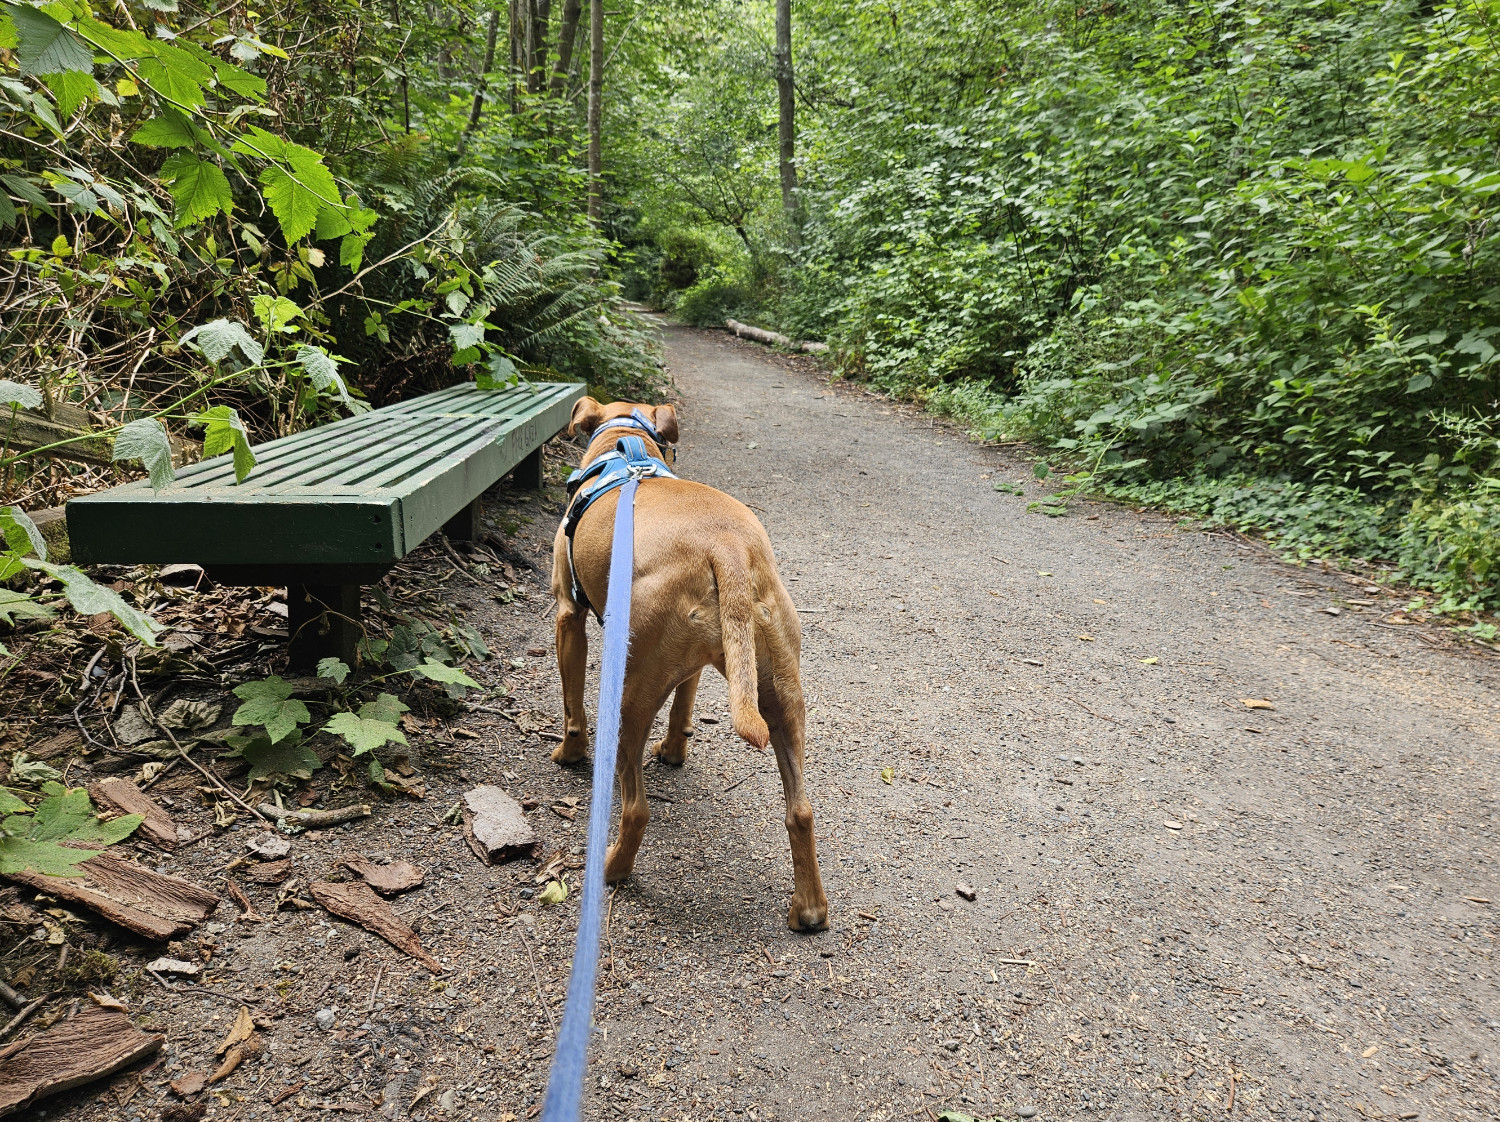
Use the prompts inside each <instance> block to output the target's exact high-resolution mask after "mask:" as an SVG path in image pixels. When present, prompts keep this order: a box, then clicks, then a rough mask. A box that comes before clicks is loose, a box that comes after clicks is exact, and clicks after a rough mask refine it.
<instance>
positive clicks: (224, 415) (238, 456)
mask: <svg viewBox="0 0 1500 1122" xmlns="http://www.w3.org/2000/svg"><path fill="white" fill-rule="evenodd" d="M190 422H191V423H192V424H194V425H202V426H203V429H204V432H203V455H204V457H205V458H207V457H209V456H219V455H223V454H224V453H225V452H232V453H233V454H234V481H235V482H236V483H243V482H244V481H245V477H246V476H247V475H249V474H250V473H251V472H252V471H253V470H255V453H254V452H252V451H250V434H249V433H247V432H246V431H245V426H244V424H243V423H242V422H241V421H240V416H239V414H238V413H236V412H235V411H234V410H233V409H231V408H230V407H229V406H227V405H215V406H214V407H213V408H212V409H205V410H204V411H203V412H201V413H194V414H193V416H192V417H191V418H190Z"/></svg>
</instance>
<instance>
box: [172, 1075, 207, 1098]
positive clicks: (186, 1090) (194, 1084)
mask: <svg viewBox="0 0 1500 1122" xmlns="http://www.w3.org/2000/svg"><path fill="white" fill-rule="evenodd" d="M207 1086H208V1073H207V1072H205V1071H190V1072H188V1073H187V1074H186V1075H184V1076H183V1077H182V1078H181V1079H174V1080H172V1093H173V1094H175V1095H181V1096H182V1097H183V1098H185V1099H190V1098H192V1097H193V1096H194V1095H196V1094H197V1093H198V1092H199V1091H201V1090H203V1088H205V1087H207Z"/></svg>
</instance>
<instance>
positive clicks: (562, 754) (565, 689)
mask: <svg viewBox="0 0 1500 1122" xmlns="http://www.w3.org/2000/svg"><path fill="white" fill-rule="evenodd" d="M588 658H589V637H588V632H587V631H585V630H584V613H583V612H582V611H580V610H579V609H578V606H577V605H576V604H574V603H573V602H572V599H571V598H569V599H567V600H564V599H562V598H559V599H558V602H557V671H558V673H559V674H560V675H561V676H562V693H563V742H562V743H561V744H559V745H558V746H557V747H556V748H554V749H553V750H552V759H553V762H555V763H559V764H576V763H578V762H579V761H580V760H582V759H583V758H584V757H585V756H587V755H588V750H589V722H588V715H587V714H586V713H585V712H584V708H583V686H584V671H585V670H586V669H587V668H588Z"/></svg>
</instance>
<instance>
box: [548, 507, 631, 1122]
mask: <svg viewBox="0 0 1500 1122" xmlns="http://www.w3.org/2000/svg"><path fill="white" fill-rule="evenodd" d="M639 486H640V480H639V479H630V480H628V481H626V483H625V485H624V486H623V487H622V488H621V489H620V500H619V503H618V505H617V506H616V507H615V535H614V541H613V544H612V545H611V546H610V555H609V592H608V598H607V599H606V601H605V605H604V656H603V659H602V664H601V667H600V671H599V716H598V722H599V723H598V726H597V729H596V735H595V738H594V789H593V792H592V794H591V796H590V798H589V839H588V848H587V850H586V853H587V857H586V858H585V863H584V870H583V905H582V907H581V908H580V910H579V913H578V942H577V944H576V945H575V946H574V948H573V973H572V976H571V977H570V978H569V979H568V1000H567V1004H566V1005H564V1006H563V1017H562V1027H561V1028H560V1029H559V1030H558V1032H557V1048H556V1050H555V1051H554V1052H553V1053H552V1074H551V1075H550V1076H549V1077H548V1079H547V1097H546V1099H545V1100H544V1101H543V1105H542V1122H578V1119H579V1118H580V1117H581V1116H582V1110H583V1076H584V1072H585V1071H586V1070H587V1067H588V1046H589V1028H590V1023H591V1021H592V1020H593V1015H594V986H595V983H596V981H597V977H598V973H599V933H600V929H601V928H602V927H603V925H604V901H605V896H604V847H605V843H606V842H607V841H608V840H609V820H610V818H611V816H612V814H613V811H614V796H615V756H616V754H617V753H618V752H619V749H620V706H621V703H622V701H623V700H624V693H625V657H626V655H627V654H628V653H629V650H630V591H631V585H632V583H633V578H634V575H635V492H636V488H638V487H639Z"/></svg>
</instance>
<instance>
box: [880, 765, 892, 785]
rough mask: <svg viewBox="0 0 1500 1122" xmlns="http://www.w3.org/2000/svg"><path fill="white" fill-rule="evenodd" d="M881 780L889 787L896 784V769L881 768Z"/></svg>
mask: <svg viewBox="0 0 1500 1122" xmlns="http://www.w3.org/2000/svg"><path fill="white" fill-rule="evenodd" d="M880 778H881V781H882V782H884V783H885V784H887V785H889V784H891V783H894V782H895V780H896V769H895V768H893V767H886V768H881V769H880Z"/></svg>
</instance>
